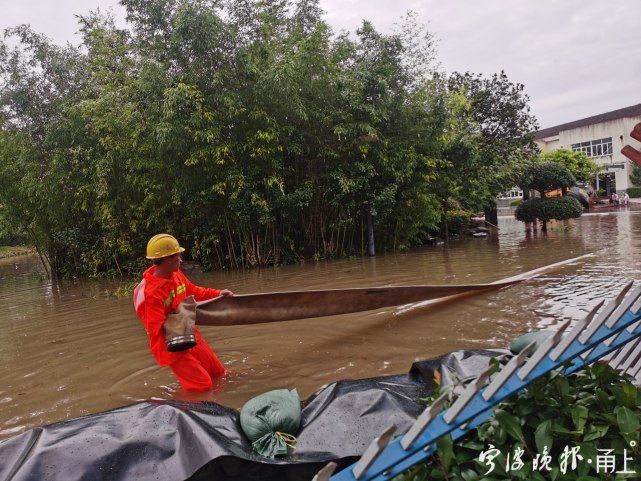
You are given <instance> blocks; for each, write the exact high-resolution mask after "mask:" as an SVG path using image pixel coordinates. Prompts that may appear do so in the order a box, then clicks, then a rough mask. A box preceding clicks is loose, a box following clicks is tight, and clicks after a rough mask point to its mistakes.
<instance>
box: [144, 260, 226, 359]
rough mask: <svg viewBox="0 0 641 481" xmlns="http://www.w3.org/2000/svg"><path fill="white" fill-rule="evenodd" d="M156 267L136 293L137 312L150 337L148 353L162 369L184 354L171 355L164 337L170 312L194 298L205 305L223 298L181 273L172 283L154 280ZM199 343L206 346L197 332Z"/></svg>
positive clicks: (151, 269)
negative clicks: (164, 328)
mask: <svg viewBox="0 0 641 481" xmlns="http://www.w3.org/2000/svg"><path fill="white" fill-rule="evenodd" d="M155 271H156V266H151V267H150V268H149V269H147V270H146V271H145V272H144V273H143V275H142V281H141V282H140V284H138V285H137V286H136V288H135V289H134V308H135V309H136V314H138V317H140V320H141V321H142V324H143V325H144V326H145V330H146V331H147V336H149V349H151V352H152V353H153V355H154V357H155V358H156V362H158V364H160V365H161V366H168V365H170V364H173V363H174V362H176V361H177V360H178V359H180V357H181V356H182V355H184V353H185V352H187V351H185V352H169V351H168V350H167V346H166V344H165V333H164V330H163V328H162V325H163V323H164V322H165V318H166V317H167V314H169V311H172V310H174V309H176V307H177V306H178V304H180V303H181V301H182V300H183V299H184V298H185V297H187V296H191V295H193V296H194V297H195V298H196V300H197V301H204V300H207V299H211V298H213V297H218V296H219V295H220V290H218V289H209V288H207V287H199V286H197V285H195V284H192V283H191V282H190V281H189V279H187V277H185V274H183V273H182V271H176V272H174V273H173V274H172V275H171V279H163V278H162V277H156V276H154V272H155ZM195 334H196V341H197V342H205V340H204V339H203V338H202V336H201V335H200V332H199V331H198V329H196V330H195Z"/></svg>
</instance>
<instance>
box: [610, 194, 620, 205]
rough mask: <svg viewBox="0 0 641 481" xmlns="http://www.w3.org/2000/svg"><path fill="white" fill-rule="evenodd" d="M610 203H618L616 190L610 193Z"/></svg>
mask: <svg viewBox="0 0 641 481" xmlns="http://www.w3.org/2000/svg"><path fill="white" fill-rule="evenodd" d="M610 204H614V205H618V204H619V196H618V195H617V193H616V192H612V195H611V196H610Z"/></svg>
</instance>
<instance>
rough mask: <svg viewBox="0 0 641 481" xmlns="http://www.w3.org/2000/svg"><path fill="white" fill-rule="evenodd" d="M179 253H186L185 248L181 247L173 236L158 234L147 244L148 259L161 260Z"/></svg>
mask: <svg viewBox="0 0 641 481" xmlns="http://www.w3.org/2000/svg"><path fill="white" fill-rule="evenodd" d="M179 252H185V248H184V247H180V244H178V241H177V240H176V238H175V237H174V236H173V235H169V234H156V235H155V236H153V237H152V238H151V239H149V242H147V259H160V258H161V257H167V256H173V255H174V254H178V253H179Z"/></svg>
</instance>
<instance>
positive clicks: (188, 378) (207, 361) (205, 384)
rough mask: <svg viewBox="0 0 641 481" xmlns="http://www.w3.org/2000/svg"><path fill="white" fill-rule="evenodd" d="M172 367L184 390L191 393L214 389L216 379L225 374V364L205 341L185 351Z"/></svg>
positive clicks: (202, 340) (200, 341)
mask: <svg viewBox="0 0 641 481" xmlns="http://www.w3.org/2000/svg"><path fill="white" fill-rule="evenodd" d="M170 367H171V370H172V371H173V373H174V375H175V376H176V377H177V378H178V381H180V385H181V386H182V387H183V389H188V390H191V391H207V390H209V389H212V388H213V387H214V382H215V379H216V378H217V377H219V376H222V375H223V374H225V367H224V366H223V363H222V362H220V360H219V359H218V357H217V356H216V353H215V352H214V350H213V349H212V348H211V347H210V346H209V344H207V341H205V340H204V339H200V340H199V341H198V344H196V346H194V347H193V348H191V349H189V350H188V351H185V353H184V354H183V355H182V356H180V359H178V360H177V361H176V362H174V363H173V364H172V365H171V366H170Z"/></svg>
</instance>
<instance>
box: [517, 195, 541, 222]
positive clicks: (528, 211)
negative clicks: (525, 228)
mask: <svg viewBox="0 0 641 481" xmlns="http://www.w3.org/2000/svg"><path fill="white" fill-rule="evenodd" d="M542 200H543V199H540V198H538V197H533V198H532V199H528V200H524V201H523V202H521V204H519V206H518V207H517V208H516V212H515V213H514V217H516V220H520V221H521V222H536V219H537V218H538V217H537V214H538V211H539V205H540V204H541V201H542Z"/></svg>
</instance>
